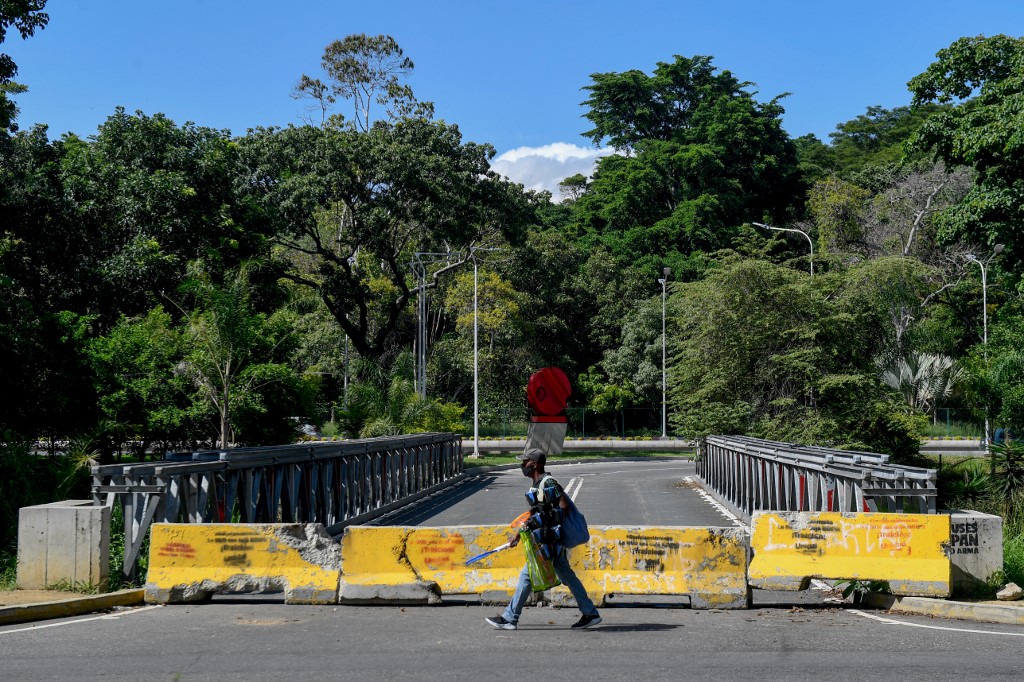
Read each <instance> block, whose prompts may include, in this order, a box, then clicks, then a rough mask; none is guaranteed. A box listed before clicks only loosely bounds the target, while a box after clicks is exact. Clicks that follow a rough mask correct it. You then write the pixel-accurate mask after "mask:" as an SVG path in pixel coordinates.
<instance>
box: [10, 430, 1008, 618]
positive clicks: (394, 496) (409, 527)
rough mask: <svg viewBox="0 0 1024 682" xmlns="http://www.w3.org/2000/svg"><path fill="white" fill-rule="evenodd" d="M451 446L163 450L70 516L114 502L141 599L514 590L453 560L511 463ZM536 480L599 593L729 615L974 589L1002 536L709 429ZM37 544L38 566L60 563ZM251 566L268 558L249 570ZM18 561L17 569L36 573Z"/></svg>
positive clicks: (815, 452)
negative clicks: (475, 464) (795, 602)
mask: <svg viewBox="0 0 1024 682" xmlns="http://www.w3.org/2000/svg"><path fill="white" fill-rule="evenodd" d="M464 447H465V444H464V443H462V442H461V439H460V438H459V437H458V436H457V435H455V434H422V435H417V436H407V437H397V438H390V439H387V438H385V439H369V440H365V441H348V442H339V443H316V444H305V445H299V446H288V447H282V448H259V449H252V450H242V449H238V450H225V451H204V452H195V453H179V454H175V455H173V456H171V457H169V458H168V459H167V460H166V461H163V462H156V463H146V464H129V465H117V466H112V467H111V466H107V467H96V468H95V469H94V486H93V491H94V500H93V504H92V505H90V506H88V507H82V506H79V507H78V508H76V510H75V511H76V513H78V514H89V513H93V514H95V515H97V520H96V522H95V523H96V524H99V525H102V524H103V523H104V522H105V521H104V518H105V517H104V516H103V514H104V513H106V514H107V515H108V516H107V517H106V518H109V512H110V509H111V507H112V506H114V505H115V504H118V503H119V504H120V507H121V509H123V511H124V513H123V518H124V521H125V538H126V542H125V546H126V552H125V562H124V571H125V574H126V575H128V576H131V575H133V574H134V569H135V565H136V563H137V562H138V560H139V558H140V557H141V555H142V553H143V547H144V543H145V542H146V539H147V537H151V548H150V552H149V557H150V560H151V562H150V566H149V575H148V582H147V590H148V591H149V592H148V594H149V596H150V598H151V599H152V600H154V601H158V602H166V601H180V600H186V601H188V600H196V599H203V598H207V597H209V596H210V595H211V594H213V593H214V592H217V591H229V592H231V591H239V590H242V591H247V590H253V589H258V590H266V589H283V590H284V591H285V596H286V599H287V600H288V601H296V602H322V601H327V602H334V601H336V600H337V599H340V600H342V601H344V602H367V601H373V602H377V601H388V600H391V601H414V602H425V603H440V601H441V600H442V599H443V598H444V597H445V596H448V597H462V596H466V595H473V594H476V595H478V596H483V597H484V598H486V597H487V596H488V595H494V594H500V593H502V592H506V593H507V592H508V591H510V590H511V587H512V585H513V584H514V579H515V575H516V574H517V572H518V568H519V560H518V558H517V553H513V552H506V553H504V554H503V555H495V556H494V557H493V558H492V559H488V560H487V561H486V562H485V563H484V564H482V565H479V566H476V565H475V566H474V567H473V568H471V569H467V568H466V567H465V566H464V562H465V560H466V559H467V558H468V557H469V556H472V555H474V554H477V553H479V552H481V551H484V550H487V549H489V548H490V547H493V546H496V545H498V544H500V542H501V541H502V540H501V538H502V537H503V536H504V535H507V532H508V531H507V524H508V523H509V521H510V520H511V519H512V518H514V517H515V516H517V515H518V513H519V512H520V510H521V509H522V508H523V500H522V497H521V495H522V489H523V487H524V482H523V481H522V480H520V479H519V478H518V473H517V472H507V471H494V470H486V469H484V470H477V471H475V472H469V471H466V470H465V469H464V468H463V459H462V456H461V450H462V449H463V448H464ZM552 469H553V471H557V472H558V473H557V476H558V477H560V478H561V479H563V480H562V482H563V485H565V486H566V489H567V490H568V491H570V492H571V494H572V495H573V496H574V497H577V498H579V502H580V506H581V507H582V508H583V509H585V510H587V513H588V515H589V521H590V524H591V526H592V528H594V531H595V532H594V533H592V536H593V537H592V542H591V543H590V544H588V545H587V546H585V547H584V548H582V549H581V550H576V551H575V552H574V557H576V558H575V559H574V561H576V562H577V569H578V571H580V572H582V573H583V574H584V579H585V582H587V581H589V584H590V585H592V586H593V588H594V590H595V591H596V592H598V593H599V595H598V596H600V597H601V598H602V599H604V598H612V597H614V596H615V595H616V594H623V593H625V594H652V595H670V596H685V597H688V598H689V601H690V603H691V604H695V605H697V604H699V605H704V606H711V605H714V606H718V607H725V606H728V607H730V608H743V607H744V606H746V605H748V604H749V603H750V589H751V587H765V586H771V587H773V588H785V589H800V588H803V587H806V585H807V584H808V582H809V580H810V579H811V578H825V579H832V580H862V581H863V580H869V579H870V580H878V581H889V582H890V583H891V584H892V585H893V586H894V587H893V589H894V590H895V591H896V592H897V593H901V594H908V595H913V594H928V595H948V594H950V593H951V592H952V591H953V590H954V588H955V587H956V585H955V582H956V581H954V579H953V577H954V573H955V574H956V576H957V578H958V579H963V580H968V581H969V580H981V581H984V580H985V579H987V577H988V573H991V572H993V571H994V570H996V569H997V568H999V567H1001V556H1000V557H998V558H999V562H1000V565H999V566H996V567H995V568H992V567H991V566H989V563H992V562H994V561H995V559H994V558H993V557H992V552H991V551H986V552H981V546H982V544H987V545H998V544H999V543H998V542H989V543H981V542H980V541H979V537H980V536H981V535H985V536H986V537H987V536H989V535H992V536H994V535H996V534H997V533H998V529H997V528H995V527H994V525H993V523H994V522H993V521H992V520H991V519H982V518H980V517H978V515H970V514H968V515H963V514H960V515H959V516H958V515H953V514H936V511H937V510H936V505H935V500H936V489H935V483H936V473H935V471H934V470H915V469H912V468H909V467H900V466H897V465H894V464H891V463H890V462H889V461H888V457H887V456H885V455H878V454H875V453H850V452H846V451H839V450H831V449H827V448H808V447H800V446H793V445H790V444H785V443H773V442H770V441H758V440H756V439H749V438H742V437H710V438H708V439H705V440H704V441H703V442H702V443H701V446H700V451H699V454H698V457H697V461H696V462H691V461H689V460H680V459H669V460H660V459H657V458H643V459H641V460H639V461H636V462H605V463H600V464H587V465H582V464H563V465H556V466H553V467H552ZM712 498H714V499H712ZM43 511H44V512H45V514H46V516H45V519H44V520H43V521H39V522H38V524H37V525H38V526H39V527H45V528H49V527H50V525H52V524H51V517H56V515H57V511H56V510H54V509H52V508H47V509H45V510H43ZM908 512H909V514H908ZM850 515H853V516H850ZM857 515H860V516H857ZM107 522H108V521H107ZM75 523H76V524H80V522H79V521H78V520H77V517H76V521H75ZM154 524H155V525H154ZM979 524H980V525H979ZM151 526H153V528H154V530H153V532H152V533H151V532H150V527H151ZM961 526H962V527H963V528H968V529H970V530H971V531H972V532H971V533H964V532H959V530H962V528H961ZM25 531H26V532H23V533H21V535H22V537H34V536H38V534H37V533H35V532H34V531H33V529H32V528H28V529H25ZM157 531H159V532H157ZM59 536H60V535H59V533H58V537H59ZM89 537H100V538H102V537H103V532H102V531H98V532H96V533H94V534H92V535H90V536H89ZM332 538H337V539H340V545H339V544H338V543H337V542H335V541H334V540H332ZM89 542H90V541H89V540H87V541H85V544H88V543H89ZM91 542H93V544H95V541H91ZM851 543H854V544H853V545H851ZM285 547H287V548H290V550H285V549H281V551H277V550H276V549H274V548H285ZM851 547H852V548H853V549H851ZM951 547H956V551H951V550H950V548H951ZM260 548H263V549H260ZM683 548H685V550H684V549H683ZM44 549H45V550H46V551H44V552H43V554H44V555H45V557H46V559H45V560H46V561H47V562H49V561H50V559H51V556H53V557H59V556H60V554H61V552H60V551H59V550H55V549H53V548H52V547H51V548H49V549H46V548H44ZM92 549H94V547H93V548H90V547H83V548H81V551H79V549H77V548H76V550H75V552H74V555H75V556H76V561H77V563H78V564H82V563H86V562H82V561H81V560H80V559H77V557H80V556H93V557H94V560H93V561H91V562H88V563H89V565H90V566H92V567H97V566H98V568H97V571H101V570H102V568H103V564H104V561H103V557H102V556H101V555H102V551H103V548H102V546H101V547H100V549H99V551H98V552H96V551H92ZM264 550H265V551H264ZM90 551H92V553H91V554H90ZM289 552H290V553H289ZM851 552H852V554H851ZM279 554H280V555H282V556H284V555H287V556H288V559H287V560H284V559H282V556H278V555H279ZM960 554H963V555H965V556H958V555H960ZM979 554H984V555H985V556H984V557H982V558H981V559H979V558H978V556H976V555H979ZM968 555H970V556H968ZM25 556H26V557H27V556H28V555H27V554H25ZM751 556H753V558H754V561H753V563H751V564H750V566H749V569H748V561H749V559H750V557H751ZM310 557H313V559H311V558H310ZM609 557H615V558H614V559H611V558H609ZM968 558H969V559H970V560H973V561H975V563H976V564H978V565H969V561H967V559H968ZM257 559H259V560H260V561H263V560H267V561H270V564H268V565H262V566H260V567H256V566H254V564H253V562H254V561H256V560H257ZM271 559H272V561H271ZM911 559H912V560H911ZM982 559H984V560H982ZM280 561H283V562H284V563H283V564H281V565H279V562H280ZM766 562H767V563H766ZM979 562H980V563H979ZM986 562H988V563H986ZM21 563H22V564H23V566H25V567H26V571H27V570H28V568H29V567H31V566H33V565H34V564H38V563H39V562H33V561H30V560H24V561H22V562H21ZM826 566H827V568H826ZM883 566H885V567H886V568H885V569H884V570H883V569H882V568H880V567H883ZM954 569H955V570H954ZM986 572H987V573H986ZM42 574H43V576H52V575H54V572H53V571H51V570H50V568H49V567H47V568H46V570H44V571H42ZM309 576H316V577H315V579H314V578H311V577H309ZM965 576H966V577H965ZM20 577H21V576H20V575H19V578H20ZM89 577H92V576H82V577H81V579H82V580H84V579H86V578H89ZM72 579H75V580H78V579H79V577H78V576H72ZM80 581H81V580H80ZM555 596H558V595H557V592H556V593H555ZM562 596H563V597H564V595H562Z"/></svg>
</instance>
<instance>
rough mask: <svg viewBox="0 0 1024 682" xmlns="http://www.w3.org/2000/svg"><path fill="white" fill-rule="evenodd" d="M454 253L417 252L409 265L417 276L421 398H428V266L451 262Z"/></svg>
mask: <svg viewBox="0 0 1024 682" xmlns="http://www.w3.org/2000/svg"><path fill="white" fill-rule="evenodd" d="M452 255H453V254H452V253H451V252H450V251H446V252H444V253H437V252H431V251H417V252H416V253H414V254H413V260H412V262H410V263H409V265H410V266H411V267H412V271H413V274H414V275H416V290H417V292H418V298H417V323H416V381H415V385H416V392H417V393H418V394H419V396H420V397H421V398H426V397H427V266H428V265H430V264H431V263H437V262H439V261H442V260H446V261H448V262H449V263H450V262H451V257H452ZM435 277H436V274H435Z"/></svg>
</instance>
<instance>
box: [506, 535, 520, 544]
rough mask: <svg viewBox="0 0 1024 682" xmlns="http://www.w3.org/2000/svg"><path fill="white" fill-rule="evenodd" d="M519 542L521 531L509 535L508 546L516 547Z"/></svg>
mask: <svg viewBox="0 0 1024 682" xmlns="http://www.w3.org/2000/svg"><path fill="white" fill-rule="evenodd" d="M518 544H519V533H513V534H511V535H509V536H508V546H509V547H515V546H516V545H518Z"/></svg>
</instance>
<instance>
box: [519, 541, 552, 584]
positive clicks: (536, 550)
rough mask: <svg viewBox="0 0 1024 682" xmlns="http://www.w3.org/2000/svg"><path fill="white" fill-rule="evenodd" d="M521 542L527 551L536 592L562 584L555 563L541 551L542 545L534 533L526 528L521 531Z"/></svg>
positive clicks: (531, 581) (531, 577) (527, 560)
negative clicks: (556, 573)
mask: <svg viewBox="0 0 1024 682" xmlns="http://www.w3.org/2000/svg"><path fill="white" fill-rule="evenodd" d="M519 544H521V545H522V546H523V551H524V552H526V565H527V567H528V568H529V571H530V586H531V587H532V588H533V591H534V592H543V591H544V590H550V589H551V588H552V587H555V586H556V585H560V584H561V583H559V582H558V576H557V575H555V566H554V564H552V563H551V560H550V559H547V558H545V557H544V555H543V554H541V553H540V547H539V546H538V545H537V541H536V540H535V539H534V538H533V533H531V532H530V531H526V530H524V531H520V533H519Z"/></svg>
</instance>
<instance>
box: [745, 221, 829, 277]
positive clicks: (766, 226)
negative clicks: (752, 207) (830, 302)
mask: <svg viewBox="0 0 1024 682" xmlns="http://www.w3.org/2000/svg"><path fill="white" fill-rule="evenodd" d="M752 224H753V225H757V226H758V227H763V228H765V229H766V230H776V231H778V232H798V233H800V234H802V235H803V236H804V237H806V238H807V243H808V244H809V245H810V247H811V277H814V241H813V240H811V235H809V234H807V233H806V232H804V231H803V230H798V229H796V228H795V227H772V226H771V225H765V224H764V223H752Z"/></svg>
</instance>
